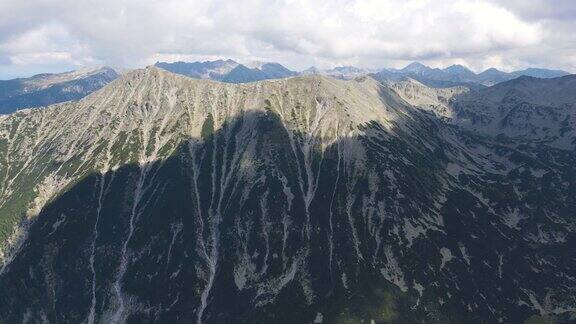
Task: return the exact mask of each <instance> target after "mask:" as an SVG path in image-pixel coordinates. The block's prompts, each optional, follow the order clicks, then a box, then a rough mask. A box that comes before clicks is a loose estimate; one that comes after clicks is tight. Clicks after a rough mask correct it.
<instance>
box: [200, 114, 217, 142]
mask: <svg viewBox="0 0 576 324" xmlns="http://www.w3.org/2000/svg"><path fill="white" fill-rule="evenodd" d="M213 135H214V117H212V114H208V116H207V117H206V119H205V120H204V124H202V131H201V133H200V136H202V139H203V140H208V139H209V138H211V137H212V136H213Z"/></svg>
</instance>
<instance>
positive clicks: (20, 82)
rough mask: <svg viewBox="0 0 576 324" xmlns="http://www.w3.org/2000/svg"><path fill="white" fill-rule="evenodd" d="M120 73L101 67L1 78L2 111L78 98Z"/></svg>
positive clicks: (8, 111)
mask: <svg viewBox="0 0 576 324" xmlns="http://www.w3.org/2000/svg"><path fill="white" fill-rule="evenodd" d="M117 77H118V74H117V73H116V71H114V70H113V69H111V68H108V67H102V68H97V69H82V70H77V71H71V72H65V73H58V74H49V73H44V74H38V75H35V76H32V77H30V78H19V79H13V80H5V81H2V80H0V114H8V113H11V112H14V111H17V110H20V109H24V108H31V107H40V106H48V105H51V104H55V103H60V102H64V101H70V100H78V99H81V98H83V97H85V96H86V95H88V94H90V93H92V92H94V91H96V90H98V89H100V88H102V87H103V86H105V85H106V84H108V83H109V82H111V81H112V80H114V79H116V78H117Z"/></svg>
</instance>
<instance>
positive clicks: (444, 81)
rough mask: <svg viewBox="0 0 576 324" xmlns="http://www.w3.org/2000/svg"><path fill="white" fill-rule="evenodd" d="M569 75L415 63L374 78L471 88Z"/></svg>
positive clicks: (542, 70)
mask: <svg viewBox="0 0 576 324" xmlns="http://www.w3.org/2000/svg"><path fill="white" fill-rule="evenodd" d="M568 74H570V73H568V72H565V71H561V70H549V69H539V68H528V69H525V70H520V71H514V72H503V71H500V70H497V69H495V68H490V69H487V70H485V71H484V72H481V73H478V74H476V73H474V72H472V71H471V70H470V69H468V68H466V67H465V66H462V65H451V66H449V67H447V68H445V69H439V68H431V67H428V66H426V65H423V64H421V63H418V62H414V63H411V64H409V65H408V66H406V67H405V68H403V69H383V70H382V71H380V72H378V73H375V74H374V75H373V77H374V78H376V79H379V80H384V79H391V80H399V79H402V78H406V77H408V78H411V79H414V80H418V81H419V82H421V83H424V84H426V85H428V86H430V87H434V88H446V87H451V86H458V85H464V86H467V87H469V88H472V89H479V88H483V87H485V86H491V85H495V84H497V83H500V82H504V81H508V80H512V79H515V78H518V77H521V76H531V77H536V78H555V77H561V76H565V75H568Z"/></svg>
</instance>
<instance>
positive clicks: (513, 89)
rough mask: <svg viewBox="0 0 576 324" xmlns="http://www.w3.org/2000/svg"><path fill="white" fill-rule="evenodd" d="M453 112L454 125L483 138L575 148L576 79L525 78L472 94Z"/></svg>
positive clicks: (462, 98) (463, 99)
mask: <svg viewBox="0 0 576 324" xmlns="http://www.w3.org/2000/svg"><path fill="white" fill-rule="evenodd" d="M453 109H454V115H455V117H456V118H455V119H454V122H455V123H457V124H459V125H461V126H463V127H466V128H467V129H470V130H474V131H476V132H479V133H482V134H490V135H492V136H494V135H501V136H505V137H507V138H513V139H517V140H529V141H538V142H541V143H543V142H545V143H548V144H549V145H554V146H557V147H563V148H567V149H574V148H576V75H568V76H564V77H560V78H553V79H539V78H533V77H527V76H523V77H520V78H517V79H514V80H511V81H507V82H503V83H500V84H497V85H495V86H492V87H489V88H486V89H483V90H480V91H478V92H469V93H467V94H466V95H463V96H461V97H459V98H458V99H457V100H456V101H455V102H454V104H453Z"/></svg>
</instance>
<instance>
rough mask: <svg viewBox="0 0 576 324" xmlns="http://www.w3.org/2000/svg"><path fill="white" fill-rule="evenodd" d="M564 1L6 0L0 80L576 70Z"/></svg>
mask: <svg viewBox="0 0 576 324" xmlns="http://www.w3.org/2000/svg"><path fill="white" fill-rule="evenodd" d="M574 30H576V1H572V0H555V1H545V0H507V1H500V0H450V1H448V0H412V1H406V0H331V1H328V0H309V1H306V0H261V1H258V0H244V1H236V0H212V1H208V0H148V1H140V0H94V1H83V0H26V1H22V0H2V1H0V79H8V78H13V77H18V76H29V75H32V74H35V73H42V72H59V71H65V70H71V69H76V68H79V67H85V66H97V65H109V66H112V67H115V68H120V69H122V68H137V67H143V66H146V65H149V64H153V63H154V62H155V61H158V60H161V61H175V60H184V61H193V60H207V59H217V58H232V59H236V60H239V61H241V62H246V61H252V60H265V61H276V62H279V63H282V64H284V65H286V66H287V67H289V68H292V69H296V70H300V69H305V68H307V67H309V66H312V65H315V66H318V67H321V68H327V67H333V66H336V65H356V66H360V67H367V68H379V67H401V66H404V65H406V64H407V63H409V62H411V61H421V62H423V63H426V64H429V65H432V66H438V67H444V66H447V65H450V64H454V63H458V64H464V65H467V66H468V67H470V68H472V69H473V70H476V71H481V70H483V69H485V68H487V67H496V68H500V69H503V70H513V69H521V68H525V67H529V66H538V67H547V68H559V69H564V70H568V71H570V72H576V33H574V32H573V31H574Z"/></svg>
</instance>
